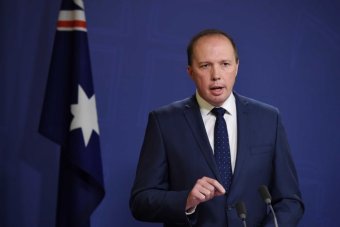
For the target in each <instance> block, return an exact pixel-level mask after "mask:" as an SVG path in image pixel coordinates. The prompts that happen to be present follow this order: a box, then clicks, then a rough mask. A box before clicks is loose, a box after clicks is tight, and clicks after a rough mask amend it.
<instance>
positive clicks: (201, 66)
mask: <svg viewBox="0 0 340 227" xmlns="http://www.w3.org/2000/svg"><path fill="white" fill-rule="evenodd" d="M208 66H209V64H208V63H204V64H201V65H200V68H201V69H206V68H208Z"/></svg>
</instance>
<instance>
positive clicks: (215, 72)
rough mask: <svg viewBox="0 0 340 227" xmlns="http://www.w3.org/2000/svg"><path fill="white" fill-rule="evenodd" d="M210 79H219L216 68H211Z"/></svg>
mask: <svg viewBox="0 0 340 227" xmlns="http://www.w3.org/2000/svg"><path fill="white" fill-rule="evenodd" d="M211 79H212V80H213V81H216V80H220V79H221V76H220V72H219V70H218V69H217V67H216V66H213V67H211Z"/></svg>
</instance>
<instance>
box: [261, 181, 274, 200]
mask: <svg viewBox="0 0 340 227" xmlns="http://www.w3.org/2000/svg"><path fill="white" fill-rule="evenodd" d="M259 193H260V195H261V197H262V199H263V200H264V202H265V203H266V204H270V203H271V202H272V197H271V195H270V193H269V191H268V188H267V186H266V185H261V186H260V187H259Z"/></svg>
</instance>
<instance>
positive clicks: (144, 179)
mask: <svg viewBox="0 0 340 227" xmlns="http://www.w3.org/2000/svg"><path fill="white" fill-rule="evenodd" d="M168 175H169V169H168V161H167V150H166V148H165V144H164V141H163V136H162V132H161V129H160V126H159V122H158V119H157V115H156V113H155V112H151V113H150V114H149V119H148V124H147V128H146V132H145V137H144V142H143V145H142V149H141V153H140V157H139V162H138V166H137V171H136V177H135V181H134V185H133V187H132V191H131V197H130V209H131V212H132V214H133V216H134V217H135V218H136V219H137V220H140V221H148V222H164V223H167V222H168V223H179V224H180V223H183V224H184V225H185V223H187V224H189V220H188V218H187V216H186V215H185V205H186V199H187V196H188V194H189V191H187V190H186V191H170V190H169V181H168Z"/></svg>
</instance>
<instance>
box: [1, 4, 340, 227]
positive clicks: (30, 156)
mask: <svg viewBox="0 0 340 227" xmlns="http://www.w3.org/2000/svg"><path fill="white" fill-rule="evenodd" d="M59 6H60V1H45V0H36V1H20V0H11V1H5V0H1V2H0V27H1V33H0V34H1V35H0V75H1V83H0V86H1V88H0V103H1V111H0V119H1V120H0V138H1V139H0V140H1V143H0V180H1V182H0V226H4V227H7V226H9V227H16V226H18V227H26V226H27V227H31V226H38V227H45V226H54V220H55V210H56V195H57V179H58V162H59V149H58V147H57V146H56V145H55V144H54V143H52V142H50V141H48V140H47V139H45V138H44V137H42V136H41V135H39V134H38V132H37V129H38V122H39V117H40V113H41V106H42V101H43V94H44V90H45V85H46V81H47V74H48V67H49V63H50V57H51V51H52V44H53V39H54V33H55V23H56V19H57V14H58V10H59ZM85 8H86V15H87V21H88V35H89V45H90V51H91V59H92V67H93V77H94V86H95V90H96V98H97V106H98V116H99V124H100V131H101V146H102V156H103V168H104V178H105V179H104V180H105V185H106V192H107V193H106V197H105V198H104V200H103V202H102V203H101V205H100V206H99V208H98V209H97V210H96V212H95V214H94V215H93V218H92V223H93V226H97V227H102V226H117V227H125V226H150V225H151V224H149V223H141V222H137V221H135V220H134V219H133V218H132V216H131V214H130V211H129V208H128V199H129V193H130V188H131V184H132V181H133V178H134V173H135V169H136V163H137V160H138V155H139V148H140V146H141V143H142V139H143V135H144V129H145V125H146V120H147V114H148V112H149V111H150V110H152V109H154V108H155V107H158V106H160V105H163V104H167V103H169V102H171V101H174V100H177V99H182V98H184V97H187V96H189V95H192V94H193V93H194V86H193V84H192V82H191V81H190V79H189V77H188V76H187V75H186V56H185V54H186V53H185V48H186V45H187V43H188V41H189V39H190V37H191V36H192V35H193V34H194V33H196V32H198V31H199V30H201V29H203V28H208V27H209V28H210V27H212V28H219V29H222V30H224V31H226V32H228V33H230V34H231V35H232V36H233V37H234V38H235V41H236V43H237V44H238V47H239V55H240V68H239V74H238V81H237V85H236V88H235V89H236V90H237V91H238V92H239V93H240V94H243V95H246V96H250V97H253V98H256V99H258V100H261V101H264V102H267V103H270V104H272V105H275V106H277V107H279V109H280V111H281V113H282V116H283V121H284V124H285V126H286V130H287V133H288V138H289V140H290V144H291V147H292V152H293V156H294V158H295V162H296V166H297V170H298V174H299V178H300V184H301V189H302V193H303V198H304V201H305V204H306V213H305V215H304V217H303V220H302V221H301V223H300V225H299V226H302V227H304V226H305V227H313V226H335V225H336V224H334V223H337V215H338V211H339V210H340V197H339V191H340V185H339V184H340V174H339V173H340V167H339V162H340V136H339V130H338V128H339V126H340V89H339V87H340V79H339V76H340V60H339V59H340V13H339V12H340V2H339V1H338V0H322V1H320V0H301V1H293V0H285V1H283V0H281V1H280V0H279V1H271V0H261V1H247V3H246V2H245V1H231V0H186V1H183V0H172V1H157V0H147V1H137V0H115V1H109V0H101V1H85ZM249 212H251V211H249ZM154 226H160V225H159V224H154Z"/></svg>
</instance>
